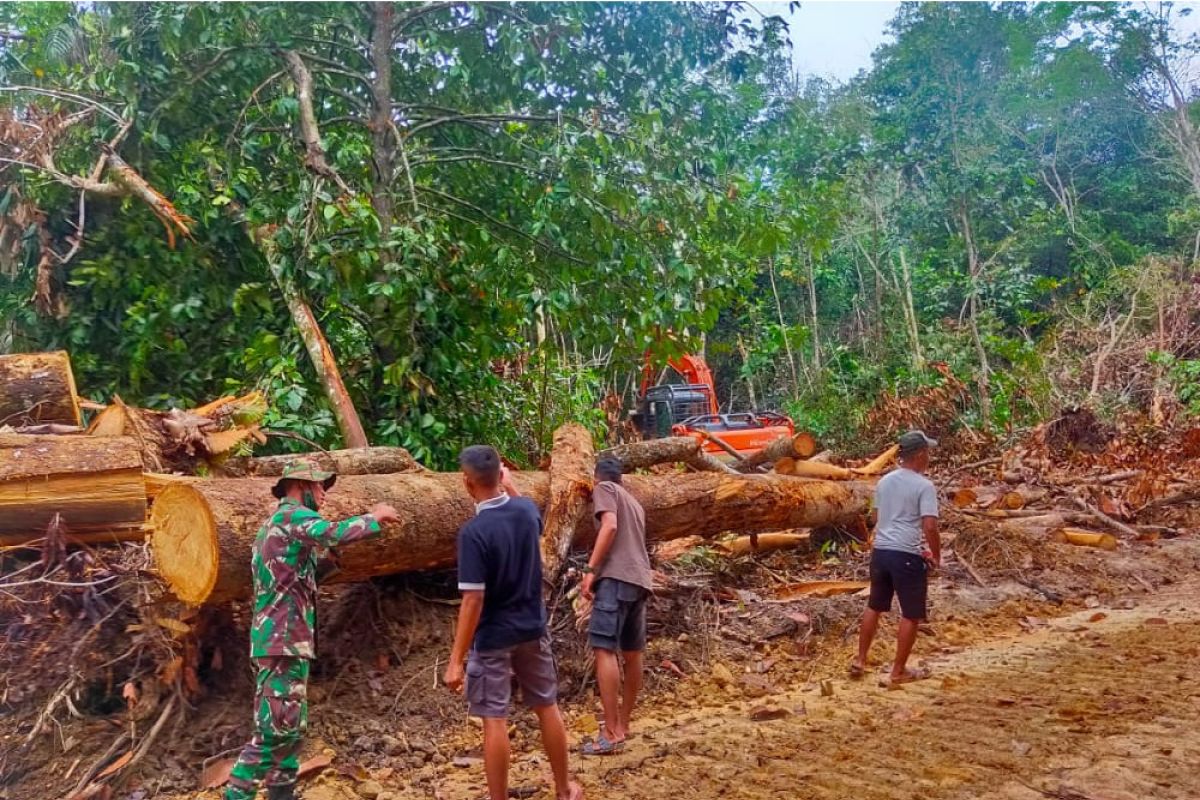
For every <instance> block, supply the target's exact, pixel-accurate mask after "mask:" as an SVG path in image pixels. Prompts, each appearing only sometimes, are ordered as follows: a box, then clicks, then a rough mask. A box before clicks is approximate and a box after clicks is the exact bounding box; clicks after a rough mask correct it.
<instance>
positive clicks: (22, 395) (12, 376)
mask: <svg viewBox="0 0 1200 800" xmlns="http://www.w3.org/2000/svg"><path fill="white" fill-rule="evenodd" d="M42 423H57V424H60V425H81V424H82V421H81V418H80V414H79V396H78V395H77V394H76V392H75V376H74V375H73V374H72V372H71V359H70V357H69V356H68V355H67V353H66V352H65V351H63V350H59V351H57V352H53V353H17V354H15V355H8V356H0V426H4V425H12V426H14V427H15V426H18V425H35V424H42Z"/></svg>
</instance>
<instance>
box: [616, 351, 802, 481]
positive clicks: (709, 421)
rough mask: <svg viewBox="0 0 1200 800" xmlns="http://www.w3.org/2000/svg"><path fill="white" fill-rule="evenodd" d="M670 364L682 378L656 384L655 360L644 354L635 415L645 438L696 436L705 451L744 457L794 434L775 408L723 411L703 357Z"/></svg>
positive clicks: (688, 356) (677, 359)
mask: <svg viewBox="0 0 1200 800" xmlns="http://www.w3.org/2000/svg"><path fill="white" fill-rule="evenodd" d="M667 366H668V367H670V368H671V369H673V370H674V371H675V372H677V373H679V375H680V377H682V378H683V381H684V382H683V383H658V382H657V381H658V380H660V378H659V376H658V375H657V374H656V370H655V365H654V362H653V361H652V359H651V356H650V353H649V351H647V352H646V355H645V361H644V363H643V365H642V382H641V389H640V391H639V393H638V407H637V410H636V411H634V412H633V414H632V419H633V423H634V425H635V426H636V427H637V429H638V430H639V431H640V432H641V434H642V436H644V437H645V438H647V439H658V438H662V437H665V436H692V437H695V438H697V439H700V440H701V442H703V444H704V449H705V451H706V452H708V453H711V454H712V455H714V456H717V457H718V458H727V457H732V456H733V453H732V452H731V451H734V452H737V453H738V454H739V455H742V456H746V455H749V454H750V453H753V452H755V451H757V450H761V449H762V448H763V447H766V446H767V444H769V443H770V442H772V441H774V440H775V439H777V438H779V437H780V436H791V435H793V434H794V433H795V428H796V426H795V424H794V423H793V422H792V420H791V419H790V418H788V417H787V416H785V415H783V414H780V413H778V412H776V411H761V412H743V413H738V414H722V413H721V404H720V403H719V402H718V401H717V388H716V384H715V383H714V381H713V375H712V370H710V369H709V368H708V364H707V363H705V361H704V359H703V358H702V357H700V356H698V355H691V354H686V355H682V356H677V357H675V358H672V359H670V360H669V361H668V362H667ZM664 372H665V370H664Z"/></svg>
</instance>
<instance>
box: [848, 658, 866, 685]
mask: <svg viewBox="0 0 1200 800" xmlns="http://www.w3.org/2000/svg"><path fill="white" fill-rule="evenodd" d="M866 674H867V668H866V666H865V665H863V664H860V663H858V662H857V661H851V662H850V680H853V681H860V680H862V677H863V676H864V675H866Z"/></svg>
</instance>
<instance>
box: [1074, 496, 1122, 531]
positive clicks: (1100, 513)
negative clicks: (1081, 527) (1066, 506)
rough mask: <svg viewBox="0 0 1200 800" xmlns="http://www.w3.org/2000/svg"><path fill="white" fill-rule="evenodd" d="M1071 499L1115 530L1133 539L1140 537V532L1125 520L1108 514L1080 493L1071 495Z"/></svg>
mask: <svg viewBox="0 0 1200 800" xmlns="http://www.w3.org/2000/svg"><path fill="white" fill-rule="evenodd" d="M1071 499H1072V500H1074V501H1075V505H1077V506H1079V508H1081V509H1082V510H1084V511H1087V512H1088V513H1089V514H1091V515H1092V516H1094V517H1095V518H1096V519H1097V520H1099V521H1100V522H1103V523H1104V524H1105V525H1107V526H1108V527H1110V528H1112V529H1113V530H1115V531H1118V532H1120V533H1123V534H1125V535H1126V536H1128V537H1130V538H1132V539H1136V538H1137V537H1138V532H1137V531H1135V530H1134V529H1133V528H1131V527H1129V526H1128V525H1126V524H1125V523H1124V522H1117V521H1116V520H1115V519H1113V518H1112V517H1110V516H1109V515H1108V514H1105V513H1104V512H1103V511H1101V510H1100V509H1098V508H1096V507H1095V506H1094V505H1092V504H1091V503H1089V502H1087V501H1086V500H1084V499H1083V498H1082V497H1080V496H1079V495H1077V494H1076V495H1071Z"/></svg>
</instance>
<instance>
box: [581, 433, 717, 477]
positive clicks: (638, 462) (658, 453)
mask: <svg viewBox="0 0 1200 800" xmlns="http://www.w3.org/2000/svg"><path fill="white" fill-rule="evenodd" d="M599 457H600V458H615V459H617V460H618V461H620V462H621V466H622V467H623V468H624V469H625V471H626V472H633V471H634V470H639V469H645V468H646V467H652V466H654V465H655V464H687V465H688V466H689V467H691V468H692V469H694V470H697V471H698V472H724V473H727V474H730V475H736V474H738V473H737V470H735V469H733V468H732V467H730V466H728V465H727V464H723V463H721V462H720V461H719V460H718V459H716V458H714V457H713V456H712V455H711V454H710V453H706V452H704V450H702V449H701V447H700V440H699V439H697V438H694V437H692V436H668V437H666V438H665V439H646V440H645V441H641V442H629V443H627V444H621V445H617V446H616V447H610V448H608V449H607V450H604V451H602V452H601V453H600V456H599Z"/></svg>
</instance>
